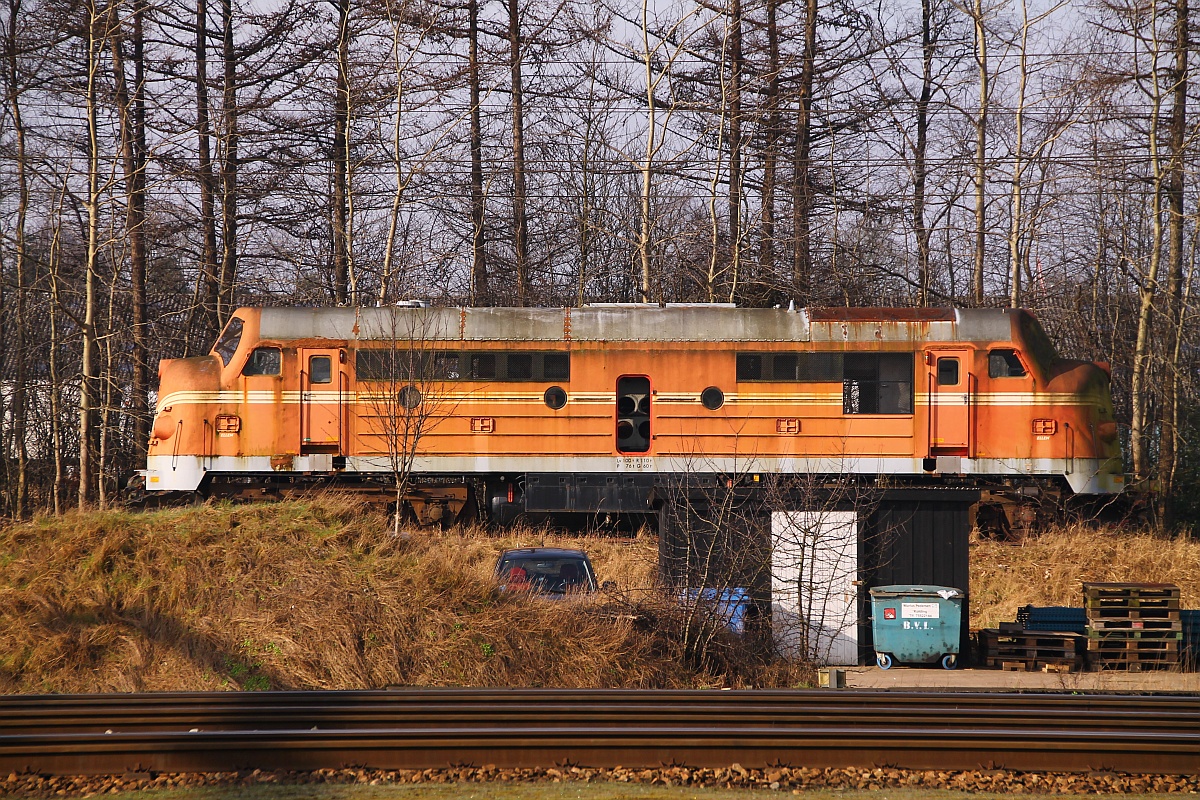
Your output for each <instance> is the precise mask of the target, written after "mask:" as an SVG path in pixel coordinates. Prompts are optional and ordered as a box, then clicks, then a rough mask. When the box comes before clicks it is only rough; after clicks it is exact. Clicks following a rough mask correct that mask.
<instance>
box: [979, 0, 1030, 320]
mask: <svg viewBox="0 0 1200 800" xmlns="http://www.w3.org/2000/svg"><path fill="white" fill-rule="evenodd" d="M1028 54H1029V3H1028V2H1027V0H1021V50H1020V53H1019V54H1018V57H1017V63H1018V70H1017V108H1016V114H1015V118H1014V120H1013V125H1014V128H1015V130H1014V136H1015V141H1014V142H1013V167H1012V188H1011V191H1010V194H1009V204H1010V206H1011V209H1010V215H1011V219H1010V220H1009V228H1008V288H1009V296H1008V304H1009V306H1010V307H1012V308H1018V307H1020V305H1021V263H1022V257H1021V237H1022V235H1023V234H1024V229H1023V227H1022V226H1023V223H1024V211H1023V210H1022V208H1021V202H1022V200H1024V196H1025V186H1024V181H1023V177H1024V172H1025V160H1024V159H1025V86H1026V83H1027V82H1028V79H1029V57H1028ZM976 219H977V220H978V219H979V217H976Z"/></svg>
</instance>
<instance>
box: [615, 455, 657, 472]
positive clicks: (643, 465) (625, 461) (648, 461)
mask: <svg viewBox="0 0 1200 800" xmlns="http://www.w3.org/2000/svg"><path fill="white" fill-rule="evenodd" d="M617 469H619V470H633V471H637V470H652V469H654V458H653V456H617Z"/></svg>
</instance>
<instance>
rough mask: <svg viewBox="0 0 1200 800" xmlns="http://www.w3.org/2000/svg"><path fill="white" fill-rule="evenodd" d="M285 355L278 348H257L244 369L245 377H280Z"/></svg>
mask: <svg viewBox="0 0 1200 800" xmlns="http://www.w3.org/2000/svg"><path fill="white" fill-rule="evenodd" d="M282 367H283V353H282V351H280V349H279V348H278V347H256V348H254V351H253V352H251V353H250V357H249V358H248V359H246V366H244V367H242V374H243V375H278V374H280V372H282Z"/></svg>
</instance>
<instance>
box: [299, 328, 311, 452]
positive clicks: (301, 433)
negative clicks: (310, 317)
mask: <svg viewBox="0 0 1200 800" xmlns="http://www.w3.org/2000/svg"><path fill="white" fill-rule="evenodd" d="M307 380H308V373H307V372H305V371H304V353H303V351H301V354H300V410H299V413H297V415H296V417H297V419H299V420H300V430H299V431H298V432H297V433H298V434H299V436H298V438H299V439H300V452H302V453H303V452H304V449H303V448H304V407H305V406H306V405H308V400H307V398H305V396H304V387H305V384H306V381H307Z"/></svg>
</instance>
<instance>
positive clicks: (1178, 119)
mask: <svg viewBox="0 0 1200 800" xmlns="http://www.w3.org/2000/svg"><path fill="white" fill-rule="evenodd" d="M1172 5H1173V10H1174V12H1175V19H1174V29H1175V30H1174V40H1175V41H1174V50H1175V53H1174V61H1175V63H1174V65H1173V68H1172V72H1171V79H1172V87H1171V94H1172V99H1171V117H1170V121H1169V123H1168V124H1169V126H1170V127H1169V129H1168V131H1167V138H1168V145H1167V146H1168V147H1169V149H1170V153H1169V156H1170V161H1169V163H1168V168H1167V176H1166V185H1165V187H1164V189H1165V192H1164V193H1165V195H1166V201H1167V325H1166V341H1167V346H1166V349H1165V352H1166V354H1167V369H1166V373H1167V374H1166V376H1165V381H1164V386H1163V410H1162V425H1161V428H1160V435H1159V445H1158V480H1159V486H1160V487H1161V489H1162V491H1161V493H1160V497H1161V498H1162V501H1161V504H1160V509H1161V518H1162V524H1163V527H1164V528H1170V527H1171V526H1172V525H1173V524H1174V508H1173V503H1172V494H1173V492H1174V488H1175V487H1174V478H1175V468H1176V461H1177V458H1178V456H1177V453H1178V448H1177V444H1178V441H1177V440H1178V422H1179V383H1180V381H1179V378H1180V376H1179V370H1180V363H1179V355H1180V351H1181V348H1180V346H1179V344H1180V343H1179V339H1180V336H1181V333H1182V331H1183V323H1184V316H1185V306H1184V303H1183V286H1184V278H1183V264H1184V167H1185V163H1184V158H1185V156H1186V153H1185V147H1186V143H1187V93H1188V88H1189V81H1188V63H1187V61H1188V47H1189V46H1190V41H1189V34H1188V25H1189V17H1190V14H1189V8H1188V0H1174V2H1173V4H1172Z"/></svg>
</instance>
